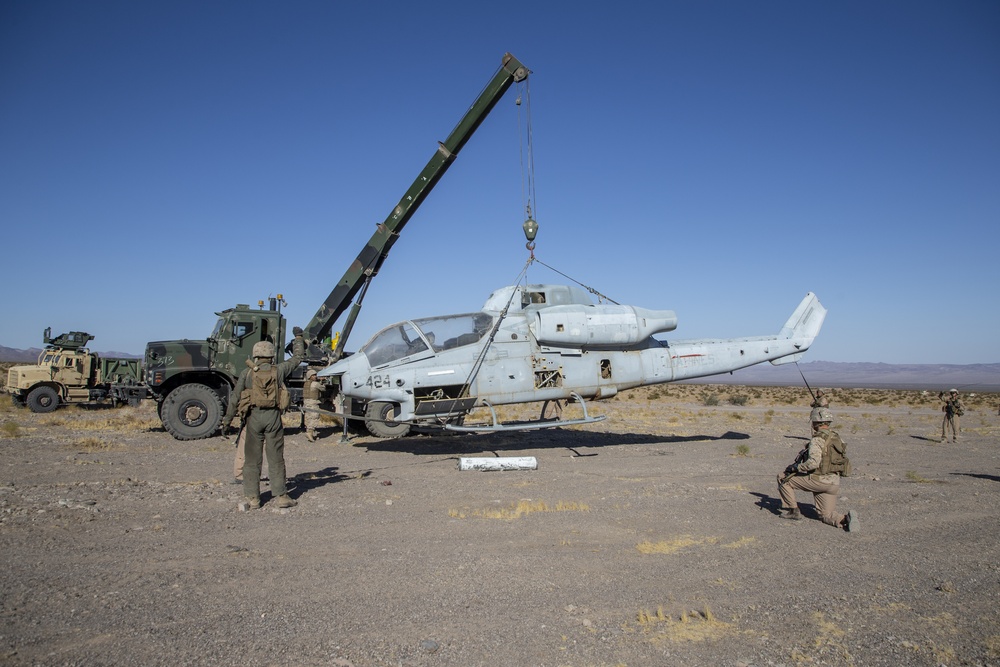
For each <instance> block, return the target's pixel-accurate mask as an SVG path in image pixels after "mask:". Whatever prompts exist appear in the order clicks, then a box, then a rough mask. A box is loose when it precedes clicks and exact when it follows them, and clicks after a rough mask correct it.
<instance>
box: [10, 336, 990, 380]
mask: <svg viewBox="0 0 1000 667" xmlns="http://www.w3.org/2000/svg"><path fill="white" fill-rule="evenodd" d="M40 352H41V350H40V349H38V348H31V349H28V350H16V349H14V348H10V347H4V346H2V345H0V361H8V362H9V361H14V362H20V363H25V362H27V363H34V362H35V361H37V360H38V354H39V353H40ZM98 354H100V355H101V356H102V357H126V358H132V359H138V358H141V355H137V354H128V353H127V352H99V353H98ZM800 369H801V372H802V375H805V376H806V380H807V381H808V382H809V386H811V387H812V388H813V389H818V388H820V387H872V388H879V387H886V388H898V389H903V388H906V389H934V390H938V391H940V390H943V389H952V388H955V389H960V390H961V391H1000V364H965V365H955V364H880V363H867V362H850V363H844V362H834V361H809V362H803V363H801V364H798V365H797V366H796V364H785V365H784V366H772V365H771V364H766V363H765V364H757V365H756V366H751V367H750V368H744V369H743V370H739V371H735V372H733V373H731V374H730V373H726V374H725V375H713V376H712V377H708V378H701V379H699V380H690V381H689V382H697V383H698V384H705V383H717V384H746V385H802V384H803V382H802V375H800V374H799V370H800Z"/></svg>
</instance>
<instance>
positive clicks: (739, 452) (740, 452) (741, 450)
mask: <svg viewBox="0 0 1000 667" xmlns="http://www.w3.org/2000/svg"><path fill="white" fill-rule="evenodd" d="M736 456H750V445H736Z"/></svg>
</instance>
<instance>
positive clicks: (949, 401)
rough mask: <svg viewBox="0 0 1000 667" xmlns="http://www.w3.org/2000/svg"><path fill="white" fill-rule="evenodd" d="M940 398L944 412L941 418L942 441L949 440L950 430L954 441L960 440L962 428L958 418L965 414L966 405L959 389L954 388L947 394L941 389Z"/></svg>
mask: <svg viewBox="0 0 1000 667" xmlns="http://www.w3.org/2000/svg"><path fill="white" fill-rule="evenodd" d="M938 399H940V400H941V402H942V405H941V411H942V412H944V417H943V418H942V420H941V442H948V431H949V430H950V431H951V437H952V442H958V434H959V432H960V431H961V430H962V429H961V427H960V426H959V419H958V418H959V417H961V416H962V415H964V414H965V406H963V405H962V401H961V400H960V399H959V397H958V389H952V390H951V391H949V392H948V395H947V396H945V395H944V392H943V391H939V392H938Z"/></svg>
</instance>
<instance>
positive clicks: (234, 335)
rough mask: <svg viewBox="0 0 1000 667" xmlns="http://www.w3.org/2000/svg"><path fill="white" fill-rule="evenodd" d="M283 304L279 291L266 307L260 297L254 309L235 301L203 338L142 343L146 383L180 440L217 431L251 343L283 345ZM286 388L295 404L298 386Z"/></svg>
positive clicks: (165, 421)
mask: <svg viewBox="0 0 1000 667" xmlns="http://www.w3.org/2000/svg"><path fill="white" fill-rule="evenodd" d="M281 303H282V296H281V295H280V294H279V295H278V296H277V297H276V298H271V299H270V300H269V302H268V306H267V307H266V308H265V307H264V302H263V301H260V302H258V308H257V309H253V308H251V307H250V306H248V305H247V304H238V305H237V306H236V307H235V308H229V309H227V310H223V311H221V312H218V313H216V315H217V316H218V318H219V319H218V320H217V321H216V323H215V326H214V327H213V329H212V333H211V334H209V336H208V338H206V339H205V340H187V339H184V340H171V341H154V342H151V343H147V344H146V355H145V369H146V385H147V386H148V388H149V393H150V394H151V395H152V397H153V398H154V399H155V400H156V403H157V413H158V414H159V416H160V421H161V422H162V423H163V428H165V429H166V430H167V432H168V433H170V434H171V435H172V436H174V437H175V438H177V439H178V440H198V439H200V438H207V437H209V436H210V435H212V434H213V433H215V432H216V431H217V430H218V429H219V425H220V424H221V422H222V415H224V414H225V411H226V407H227V405H228V403H229V398H230V394H231V392H232V389H233V387H234V386H235V385H236V381H237V380H238V379H239V377H240V373H242V372H243V369H245V368H246V361H247V359H249V358H250V356H251V352H252V350H253V346H254V343H259V342H261V341H269V342H271V343H273V344H274V346H275V349H276V350H282V349H284V347H285V318H284V316H283V315H282V314H281V310H280V307H279V305H280V304H281ZM279 354H280V352H279ZM279 361H280V359H279ZM289 389H290V390H291V391H292V393H293V395H292V398H293V401H294V402H298V401H299V399H300V397H301V387H292V386H290V387H289ZM296 392H297V394H298V395H296Z"/></svg>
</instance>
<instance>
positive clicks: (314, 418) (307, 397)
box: [302, 368, 323, 442]
mask: <svg viewBox="0 0 1000 667" xmlns="http://www.w3.org/2000/svg"><path fill="white" fill-rule="evenodd" d="M322 389H323V385H321V384H320V383H319V381H318V380H317V379H316V371H314V370H313V369H311V368H310V369H309V370H308V371H306V381H305V382H304V383H303V385H302V408H303V413H304V417H303V418H304V419H305V427H306V440H308V441H309V442H316V436H317V429H319V397H320V392H321V391H322Z"/></svg>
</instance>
